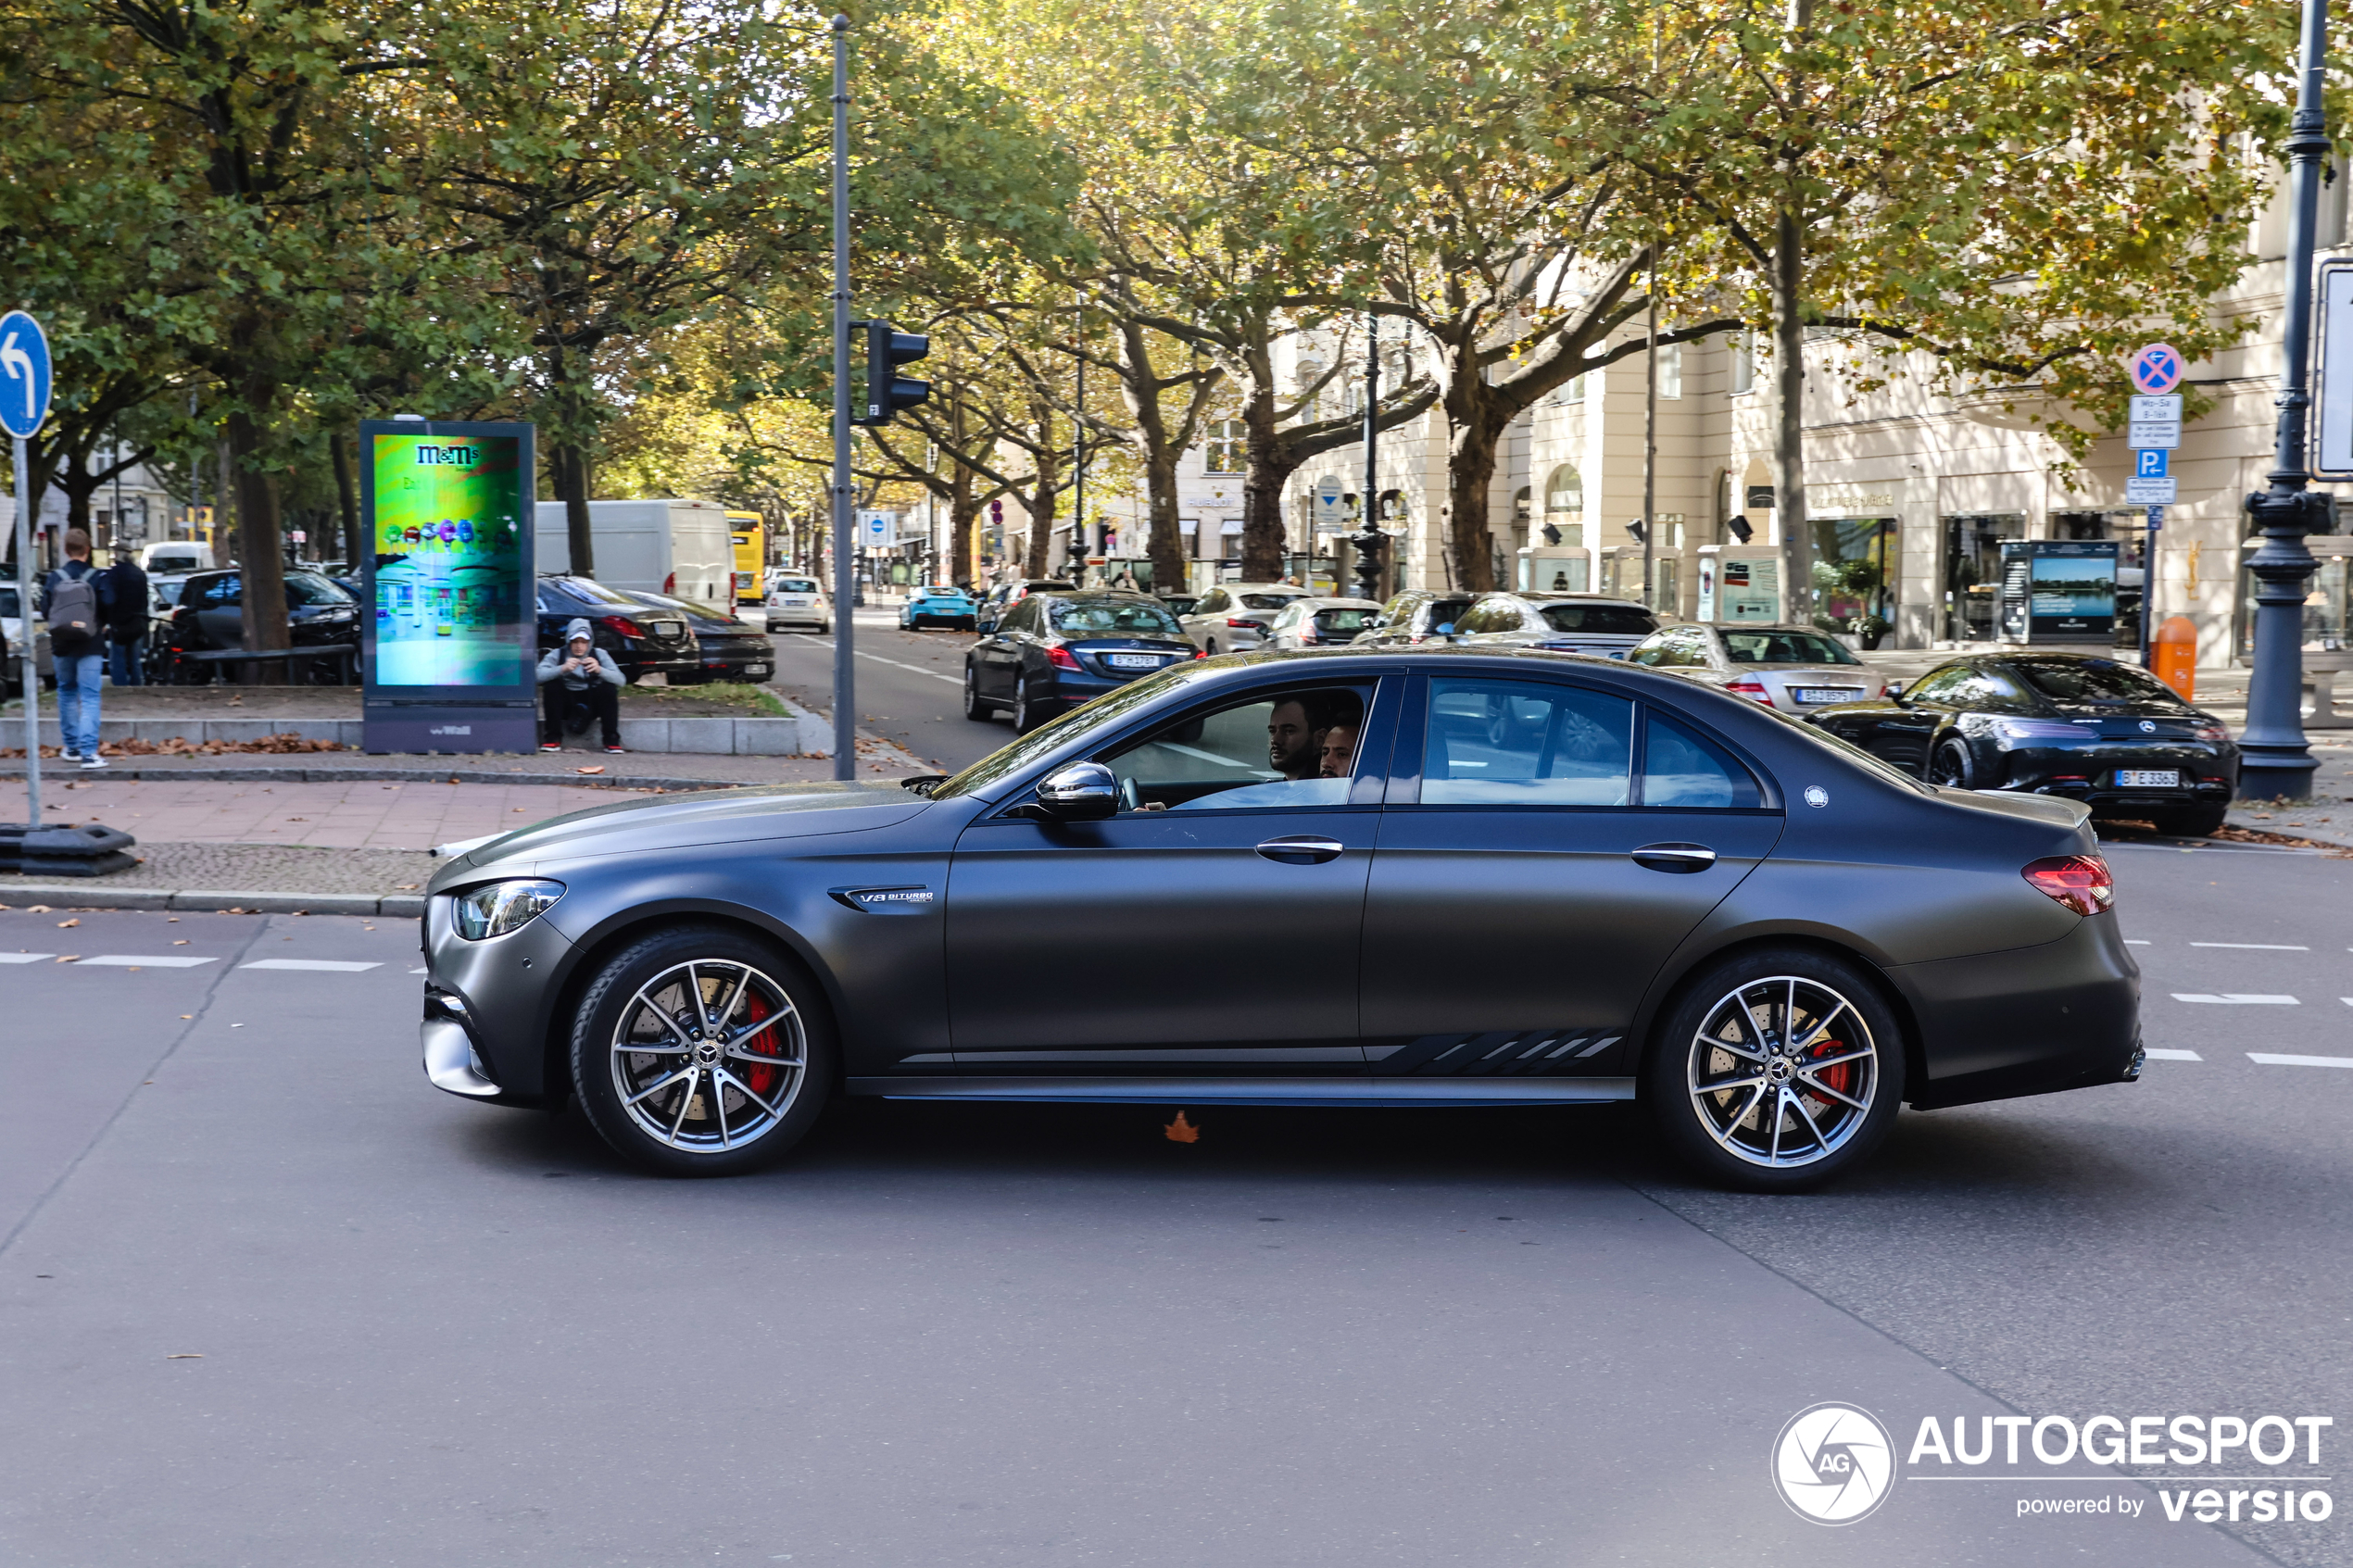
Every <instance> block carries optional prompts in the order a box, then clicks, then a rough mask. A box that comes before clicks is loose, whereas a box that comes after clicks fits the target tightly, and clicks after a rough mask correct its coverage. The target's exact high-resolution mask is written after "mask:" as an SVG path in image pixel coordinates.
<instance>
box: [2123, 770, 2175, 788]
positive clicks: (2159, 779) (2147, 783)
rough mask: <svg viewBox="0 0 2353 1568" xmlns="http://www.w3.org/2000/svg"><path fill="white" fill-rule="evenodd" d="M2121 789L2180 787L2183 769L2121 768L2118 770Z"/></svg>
mask: <svg viewBox="0 0 2353 1568" xmlns="http://www.w3.org/2000/svg"><path fill="white" fill-rule="evenodd" d="M2116 787H2117V788H2119V789H2179V788H2181V787H2182V771H2181V770H2180V769H2179V768H2119V769H2117V770H2116Z"/></svg>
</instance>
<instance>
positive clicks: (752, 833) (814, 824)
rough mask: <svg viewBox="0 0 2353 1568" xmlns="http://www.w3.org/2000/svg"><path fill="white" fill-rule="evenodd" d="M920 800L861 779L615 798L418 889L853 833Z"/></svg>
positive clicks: (512, 839) (465, 862)
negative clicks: (556, 867)
mask: <svg viewBox="0 0 2353 1568" xmlns="http://www.w3.org/2000/svg"><path fill="white" fill-rule="evenodd" d="M927 804H928V802H926V801H925V799H924V798H923V797H920V796H914V795H910V794H908V793H907V792H906V791H905V790H903V789H900V788H899V787H898V786H896V785H881V784H769V785H765V786H762V787H760V788H754V789H726V790H709V791H698V792H696V793H694V794H692V795H676V796H663V797H657V798H654V799H650V800H623V801H616V802H615V803H614V804H612V805H610V806H591V807H589V808H588V809H586V810H585V811H572V812H568V813H566V814H565V815H563V816H560V817H550V818H548V819H547V821H546V822H534V823H533V824H532V825H531V826H529V827H527V828H522V829H520V830H518V831H516V832H514V833H510V834H503V835H501V836H499V837H497V838H493V839H491V840H490V841H489V842H488V843H484V844H477V845H474V846H472V847H469V848H468V849H467V850H466V851H465V853H463V854H461V855H459V856H458V857H457V858H455V859H452V860H451V861H450V862H449V863H448V864H447V865H446V866H444V867H442V868H441V869H440V870H438V871H436V872H434V877H433V882H432V884H431V885H430V886H429V887H428V888H427V889H426V891H427V892H428V893H438V892H441V891H443V890H445V889H447V888H449V887H453V886H457V885H459V884H464V883H469V882H478V881H480V880H481V879H482V877H483V874H484V872H497V873H521V872H525V871H528V870H529V869H530V868H531V867H533V866H535V865H537V864H540V863H542V862H545V861H550V860H569V859H580V858H583V857H586V856H597V855H621V854H633V853H636V852H639V851H644V850H657V849H683V848H686V847H690V846H694V845H701V844H728V843H734V842H737V841H741V840H760V841H762V842H765V841H770V840H774V839H779V838H809V837H816V836H818V835H820V834H836V833H857V832H860V831H862V830H863V829H866V828H879V827H888V826H889V825H890V824H891V823H893V822H903V821H905V820H906V819H907V818H909V817H912V816H913V815H914V814H915V813H916V812H918V811H921V810H923V809H925V806H926V805H927Z"/></svg>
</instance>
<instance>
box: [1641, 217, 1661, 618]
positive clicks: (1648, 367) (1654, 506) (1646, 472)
mask: <svg viewBox="0 0 2353 1568" xmlns="http://www.w3.org/2000/svg"><path fill="white" fill-rule="evenodd" d="M1642 315H1643V322H1642V334H1643V337H1644V339H1645V347H1644V350H1643V354H1642V605H1643V608H1647V609H1656V608H1658V594H1657V590H1656V588H1655V583H1657V581H1658V576H1657V568H1656V562H1657V559H1658V252H1656V251H1655V250H1654V251H1652V252H1651V286H1650V303H1649V305H1648V307H1646V308H1645V309H1644V311H1643V313H1642Z"/></svg>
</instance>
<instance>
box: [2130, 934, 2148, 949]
mask: <svg viewBox="0 0 2353 1568" xmlns="http://www.w3.org/2000/svg"><path fill="white" fill-rule="evenodd" d="M2124 945H2125V946H2126V947H2147V946H2148V945H2149V944H2147V943H2146V942H2137V941H2134V940H2133V938H2132V937H2130V936H2127V937H2126V938H2124Z"/></svg>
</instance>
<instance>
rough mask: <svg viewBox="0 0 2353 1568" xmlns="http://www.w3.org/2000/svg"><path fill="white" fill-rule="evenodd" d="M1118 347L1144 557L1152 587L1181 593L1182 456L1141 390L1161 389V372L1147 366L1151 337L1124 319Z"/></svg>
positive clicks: (1153, 399)
mask: <svg viewBox="0 0 2353 1568" xmlns="http://www.w3.org/2000/svg"><path fill="white" fill-rule="evenodd" d="M1119 349H1120V362H1121V365H1122V367H1123V373H1122V374H1121V376H1120V378H1119V388H1120V394H1121V395H1122V397H1123V398H1124V399H1125V400H1126V404H1127V413H1128V417H1129V419H1130V420H1132V421H1133V424H1132V427H1131V429H1130V431H1129V433H1128V438H1127V445H1128V446H1129V448H1130V449H1131V450H1132V451H1133V452H1134V453H1135V455H1136V467H1137V469H1138V470H1139V471H1140V472H1141V474H1142V476H1143V481H1144V516H1145V517H1146V518H1147V519H1148V520H1149V521H1150V522H1151V543H1150V544H1149V545H1148V546H1146V553H1147V554H1149V555H1150V556H1151V562H1152V586H1153V587H1154V588H1155V589H1157V590H1159V591H1161V592H1164V593H1165V592H1170V591H1177V592H1181V591H1183V589H1184V588H1185V587H1186V586H1187V571H1188V567H1187V565H1186V559H1185V536H1184V534H1183V533H1181V532H1180V531H1179V530H1178V529H1177V526H1176V523H1177V515H1176V514H1177V495H1176V462H1177V459H1178V458H1182V457H1183V456H1184V452H1183V450H1182V448H1181V447H1179V446H1178V445H1176V442H1175V441H1173V440H1172V439H1170V436H1169V433H1168V420H1167V417H1166V415H1165V413H1164V410H1163V409H1162V408H1161V406H1160V397H1159V394H1158V393H1157V392H1156V391H1155V392H1153V393H1151V394H1150V395H1147V394H1146V392H1145V391H1144V389H1145V388H1157V387H1158V386H1159V385H1160V372H1159V370H1158V369H1157V368H1156V367H1155V366H1154V365H1153V364H1152V357H1151V338H1150V337H1149V336H1148V335H1147V334H1146V332H1145V330H1144V329H1143V328H1142V327H1141V326H1139V325H1138V324H1137V323H1135V322H1134V321H1124V322H1122V323H1121V324H1120V331H1119Z"/></svg>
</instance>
